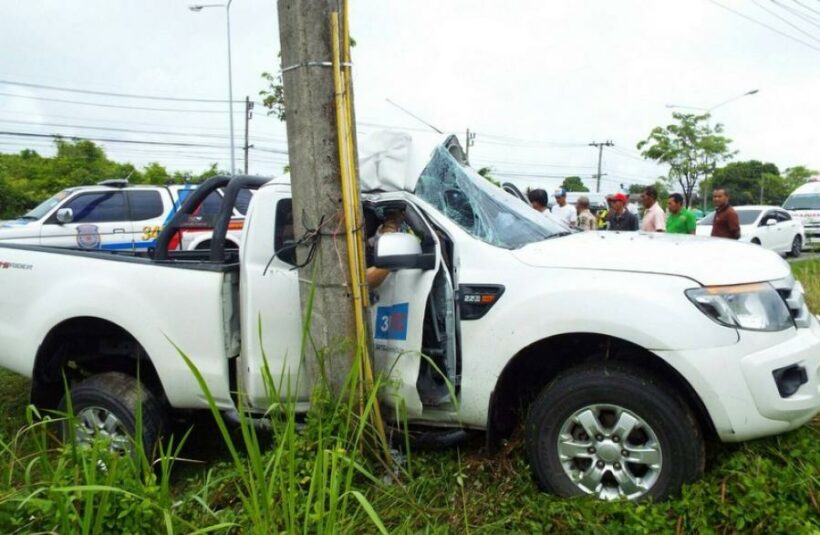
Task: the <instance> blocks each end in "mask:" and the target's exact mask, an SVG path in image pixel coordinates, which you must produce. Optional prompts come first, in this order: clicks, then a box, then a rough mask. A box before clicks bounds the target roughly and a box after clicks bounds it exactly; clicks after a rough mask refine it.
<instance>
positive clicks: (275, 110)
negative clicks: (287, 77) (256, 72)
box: [259, 72, 286, 121]
mask: <svg viewBox="0 0 820 535" xmlns="http://www.w3.org/2000/svg"><path fill="white" fill-rule="evenodd" d="M262 79H263V80H265V82H267V87H266V88H265V89H263V90H261V91H260V92H259V96H260V97H262V105H263V106H265V107H266V108H268V109H269V110H270V111H269V112H268V115H273V116H274V117H276V118H277V119H279V120H280V121H284V120H285V119H286V115H285V86H284V85H283V84H282V75H276V76H274V75H273V74H271V73H269V72H263V73H262Z"/></svg>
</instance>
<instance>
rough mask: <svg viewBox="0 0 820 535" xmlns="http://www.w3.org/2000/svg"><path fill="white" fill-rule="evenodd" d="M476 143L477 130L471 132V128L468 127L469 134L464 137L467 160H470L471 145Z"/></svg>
mask: <svg viewBox="0 0 820 535" xmlns="http://www.w3.org/2000/svg"><path fill="white" fill-rule="evenodd" d="M473 145H475V132H472V133H471V132H470V129H469V128H468V129H467V136H466V137H465V138H464V151H465V152H464V156H465V157H466V158H467V162H468V163H469V162H470V147H472V146H473Z"/></svg>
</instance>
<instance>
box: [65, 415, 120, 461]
mask: <svg viewBox="0 0 820 535" xmlns="http://www.w3.org/2000/svg"><path fill="white" fill-rule="evenodd" d="M74 436H75V439H76V441H77V443H78V444H79V445H81V446H90V445H91V444H92V443H93V442H94V440H97V439H103V440H106V441H108V444H109V446H108V447H109V449H110V450H111V451H113V452H118V453H129V452H130V451H131V449H132V444H131V438H130V437H129V436H128V431H127V430H126V428H125V425H124V424H123V423H122V421H121V420H120V419H119V418H117V416H116V415H115V414H114V413H113V412H111V411H109V410H108V409H104V408H102V407H85V408H84V409H82V410H80V411H79V412H78V413H77V414H76V416H75V417H74Z"/></svg>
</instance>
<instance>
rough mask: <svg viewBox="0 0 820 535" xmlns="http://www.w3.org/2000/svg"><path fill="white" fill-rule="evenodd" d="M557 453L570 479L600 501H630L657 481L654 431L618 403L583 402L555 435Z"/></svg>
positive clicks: (657, 446) (658, 464)
mask: <svg viewBox="0 0 820 535" xmlns="http://www.w3.org/2000/svg"><path fill="white" fill-rule="evenodd" d="M556 447H557V451H558V458H559V461H560V463H561V466H562V467H563V469H564V473H565V474H566V475H567V477H569V479H570V481H572V483H573V484H574V485H575V486H576V487H577V488H578V489H580V490H582V491H583V492H585V493H587V494H594V495H596V496H597V497H598V498H600V499H602V500H615V499H619V498H626V499H629V500H635V499H637V498H640V497H641V496H643V495H645V494H646V493H648V492H649V491H650V490H651V489H652V487H653V486H654V485H655V483H657V481H658V477H659V476H660V473H661V469H662V467H663V455H662V452H661V446H660V442H659V441H658V437H657V434H656V433H655V431H654V430H653V429H652V427H651V426H650V425H649V424H648V423H647V422H646V421H645V420H644V419H643V418H641V417H640V416H638V415H637V414H635V413H634V412H632V411H630V410H628V409H625V408H624V407H621V406H619V405H612V404H594V405H587V406H585V407H583V408H581V409H579V410H577V411H575V412H574V413H573V414H572V415H570V416H569V418H567V419H566V420H565V421H564V423H563V425H562V426H561V430H560V432H559V434H558V441H557V444H556Z"/></svg>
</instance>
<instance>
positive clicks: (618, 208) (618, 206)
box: [607, 193, 639, 231]
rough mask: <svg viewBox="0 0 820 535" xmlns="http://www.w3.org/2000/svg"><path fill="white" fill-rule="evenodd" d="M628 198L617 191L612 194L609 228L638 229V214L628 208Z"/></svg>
mask: <svg viewBox="0 0 820 535" xmlns="http://www.w3.org/2000/svg"><path fill="white" fill-rule="evenodd" d="M628 200H629V199H627V197H626V195H624V194H623V193H616V194H615V195H613V196H612V208H611V209H610V210H609V220H608V222H607V230H629V231H634V230H638V225H639V222H638V216H636V215H635V214H633V213H632V212H630V211H629V210H627V209H626V203H627V201H628Z"/></svg>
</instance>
